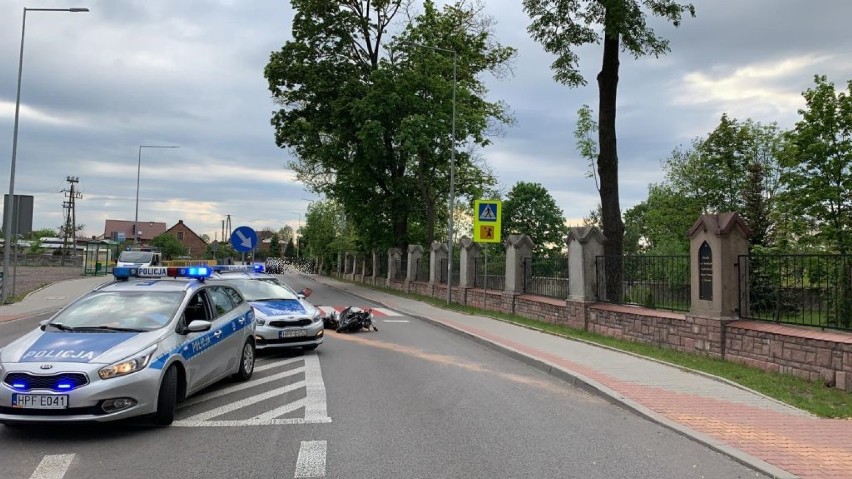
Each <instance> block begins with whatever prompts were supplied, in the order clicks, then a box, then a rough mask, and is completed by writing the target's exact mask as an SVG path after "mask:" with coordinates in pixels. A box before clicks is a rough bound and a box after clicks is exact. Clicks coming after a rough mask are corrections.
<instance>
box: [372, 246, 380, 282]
mask: <svg viewBox="0 0 852 479" xmlns="http://www.w3.org/2000/svg"><path fill="white" fill-rule="evenodd" d="M379 258H380V256H379V250H377V249H374V250H373V271H372V273H373V274H372V275H371V276H370V277H371V278H372V279H373V284H376V279H377V278H378V277H379V264H380V263H379Z"/></svg>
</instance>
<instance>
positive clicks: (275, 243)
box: [269, 234, 281, 257]
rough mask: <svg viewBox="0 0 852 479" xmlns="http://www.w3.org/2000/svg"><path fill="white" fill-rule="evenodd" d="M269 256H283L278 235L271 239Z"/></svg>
mask: <svg viewBox="0 0 852 479" xmlns="http://www.w3.org/2000/svg"><path fill="white" fill-rule="evenodd" d="M269 254H270V256H273V257H278V256H280V255H281V242H280V241H279V240H278V234H273V235H272V237H271V238H270V239H269Z"/></svg>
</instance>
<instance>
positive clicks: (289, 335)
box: [278, 329, 308, 338]
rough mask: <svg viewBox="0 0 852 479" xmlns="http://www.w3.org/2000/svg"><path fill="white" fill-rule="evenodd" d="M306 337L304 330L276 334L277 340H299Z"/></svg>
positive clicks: (290, 330)
mask: <svg viewBox="0 0 852 479" xmlns="http://www.w3.org/2000/svg"><path fill="white" fill-rule="evenodd" d="M307 335H308V332H307V331H305V330H304V329H285V330H284V331H281V332H279V333H278V337H279V338H300V337H303V336H307Z"/></svg>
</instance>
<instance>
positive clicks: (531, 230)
mask: <svg viewBox="0 0 852 479" xmlns="http://www.w3.org/2000/svg"><path fill="white" fill-rule="evenodd" d="M502 214H503V219H502V231H501V237H502V238H503V240H504V241H505V240H506V239H507V238H508V237H509V235H510V234H513V233H519V234H525V235H527V236H529V237H530V239H532V241H533V244H535V250H534V254H535V255H546V254H548V252H552V251H556V252H559V251H562V249H563V245H564V243H565V236H566V235H567V234H568V227H567V226H566V225H565V216H564V215H563V213H562V209H560V208H559V206H557V205H556V200H554V199H553V197H552V196H551V195H550V192H549V191H547V189H545V188H544V187H543V186H541V184H539V183H528V182H525V181H519V182H517V183H515V186H513V187H512V190H511V191H509V194H508V195H507V196H506V199H505V200H504V201H503V213H502Z"/></svg>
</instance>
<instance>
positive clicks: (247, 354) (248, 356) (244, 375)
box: [234, 340, 254, 381]
mask: <svg viewBox="0 0 852 479" xmlns="http://www.w3.org/2000/svg"><path fill="white" fill-rule="evenodd" d="M253 372H254V343H252V342H251V340H247V341H246V343H245V344H244V345H243V352H242V354H240V369H239V371H237V374H235V375H234V377H235V378H237V379H238V380H240V381H248V380H249V379H251V374H252V373H253Z"/></svg>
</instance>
